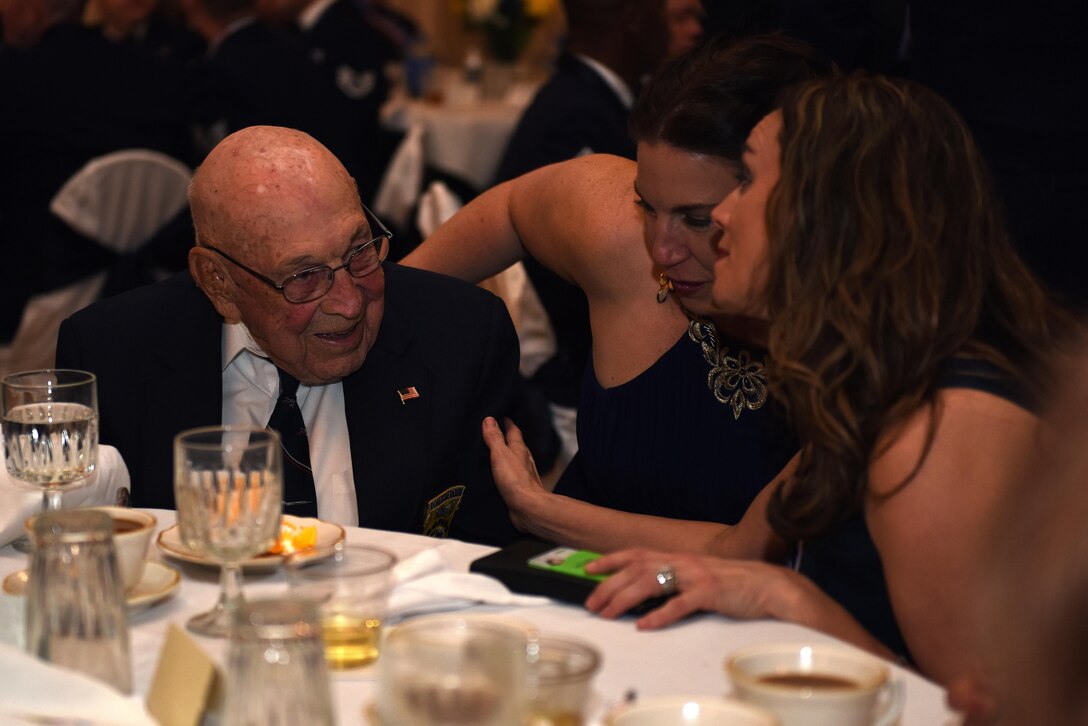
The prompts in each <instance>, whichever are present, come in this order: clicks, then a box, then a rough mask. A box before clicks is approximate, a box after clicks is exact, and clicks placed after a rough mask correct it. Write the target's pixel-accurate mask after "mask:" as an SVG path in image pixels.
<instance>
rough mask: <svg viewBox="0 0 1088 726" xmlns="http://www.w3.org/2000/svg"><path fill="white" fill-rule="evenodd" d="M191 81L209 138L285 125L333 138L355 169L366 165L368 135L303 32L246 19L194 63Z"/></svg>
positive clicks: (331, 143) (331, 144) (330, 142)
mask: <svg viewBox="0 0 1088 726" xmlns="http://www.w3.org/2000/svg"><path fill="white" fill-rule="evenodd" d="M192 86H193V93H194V99H193V103H194V106H195V110H194V115H195V116H196V117H197V120H198V121H199V123H200V125H201V126H202V127H204V130H205V133H206V135H207V136H208V138H207V139H206V143H210V144H211V145H213V146H214V143H215V142H217V141H218V140H219V138H218V137H219V133H218V132H223V131H225V132H226V133H231V132H234V131H237V130H239V129H242V128H245V127H247V126H257V125H268V126H286V127H287V128H292V129H299V130H300V131H305V132H306V133H308V134H310V135H311V136H313V137H314V138H315V139H317V140H318V141H320V142H321V143H322V144H324V145H325V146H327V147H328V148H329V150H330V151H331V152H332V153H333V154H334V155H335V156H336V157H337V158H338V159H340V161H341V162H342V163H343V164H344V166H345V167H347V170H348V172H350V173H351V174H352V176H356V175H358V174H360V173H363V172H365V171H366V169H364V168H363V160H362V146H363V144H364V143H366V142H369V141H370V140H369V139H366V138H364V136H363V130H360V129H359V128H358V126H357V123H358V122H357V121H356V119H355V118H354V117H353V116H352V110H351V105H350V103H349V102H348V101H347V99H345V98H344V97H343V96H342V95H341V94H340V92H339V91H337V90H336V87H335V86H334V85H333V83H332V81H331V79H330V78H329V77H327V76H326V75H325V74H324V73H322V72H321V70H320V69H318V68H317V66H316V65H314V62H313V60H312V59H311V57H310V50H309V48H308V47H307V46H306V44H305V43H304V42H303V41H302V39H301V38H299V37H298V36H297V35H294V34H291V33H288V32H286V31H283V30H280V29H278V28H273V27H270V26H268V25H265V24H263V23H261V22H259V21H253V22H251V23H249V24H248V25H243V26H241V27H239V28H237V29H236V30H234V31H233V32H231V33H230V34H229V35H227V36H226V37H225V38H223V39H222V40H221V41H220V42H219V44H218V45H217V46H215V48H214V49H213V51H212V53H211V55H210V56H209V57H208V58H207V59H206V60H205V61H204V63H202V64H200V65H199V66H198V67H197V68H196V69H194V71H193V80H192ZM224 135H225V134H224Z"/></svg>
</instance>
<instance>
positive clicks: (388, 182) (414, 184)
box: [373, 124, 460, 228]
mask: <svg viewBox="0 0 1088 726" xmlns="http://www.w3.org/2000/svg"><path fill="white" fill-rule="evenodd" d="M422 191H423V125H422V124H415V125H413V126H412V127H411V128H409V129H408V133H407V134H405V136H404V139H403V140H402V141H401V142H400V145H398V146H397V150H396V151H394V152H393V157H392V158H391V159H390V160H389V166H388V167H386V170H385V175H384V176H383V177H382V182H381V184H380V185H379V186H378V193H377V194H376V195H375V196H374V205H373V209H374V213H375V214H377V215H378V216H379V217H381V218H382V219H387V220H389V221H390V222H392V223H393V224H394V225H395V226H397V227H401V228H403V227H404V225H405V224H406V223H407V222H408V215H409V214H410V213H411V211H412V207H413V206H415V204H416V202H417V201H418V200H419V197H420V193H421V192H422ZM458 206H460V205H458Z"/></svg>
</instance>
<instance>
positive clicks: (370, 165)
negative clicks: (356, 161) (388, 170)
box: [302, 0, 399, 199]
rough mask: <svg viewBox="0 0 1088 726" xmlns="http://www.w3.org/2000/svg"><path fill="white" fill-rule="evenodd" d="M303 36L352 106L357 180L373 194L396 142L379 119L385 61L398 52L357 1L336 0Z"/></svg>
mask: <svg viewBox="0 0 1088 726" xmlns="http://www.w3.org/2000/svg"><path fill="white" fill-rule="evenodd" d="M302 37H303V39H304V41H305V42H306V43H307V45H308V46H309V47H310V53H311V58H312V59H313V61H314V63H315V65H317V67H318V68H319V69H320V70H321V72H322V73H323V74H325V76H326V77H327V78H328V79H329V81H331V83H332V84H333V85H334V86H335V87H336V89H337V90H338V91H339V92H340V93H341V95H342V96H343V97H344V99H345V100H346V101H347V103H348V105H349V106H350V107H351V112H352V113H353V114H354V118H355V121H354V124H355V133H356V134H357V135H358V138H360V139H362V140H364V141H363V143H362V145H361V149H360V154H361V159H360V163H361V164H362V166H361V168H360V169H359V170H358V173H357V174H356V175H355V181H356V182H357V183H358V184H359V195H360V196H361V197H362V198H363V199H373V198H374V196H375V195H376V194H377V192H378V185H379V183H380V182H381V178H382V174H383V172H384V171H385V166H386V163H387V161H388V157H389V155H390V154H391V153H392V149H393V148H395V147H396V143H397V141H398V139H397V138H395V137H394V136H392V135H387V132H385V131H383V130H382V128H381V125H380V124H379V122H378V117H379V111H380V110H381V107H382V104H383V103H385V102H386V101H387V100H388V99H389V81H388V80H387V79H386V77H385V66H386V65H387V64H388V63H391V62H393V61H395V60H397V59H398V57H399V54H398V51H397V49H396V48H395V47H394V46H393V44H392V43H391V42H390V41H389V39H388V38H386V36H385V35H384V34H382V33H381V32H379V31H378V30H377V29H376V28H374V27H373V26H372V25H371V24H370V23H369V22H367V20H366V19H364V17H363V14H362V13H361V12H360V11H359V8H358V6H357V5H356V3H355V0H336V2H334V3H333V4H332V5H330V6H329V7H328V8H327V9H326V10H325V12H324V13H322V15H321V17H320V18H318V20H317V22H316V23H314V25H313V27H311V28H310V29H309V30H306V31H304V32H303V35H302Z"/></svg>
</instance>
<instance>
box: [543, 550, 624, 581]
mask: <svg viewBox="0 0 1088 726" xmlns="http://www.w3.org/2000/svg"><path fill="white" fill-rule="evenodd" d="M600 556H601V555H600V553H598V552H590V551H589V550H576V549H571V548H570V547H556V548H555V549H552V550H548V551H547V552H544V553H542V554H539V555H536V556H535V557H532V558H530V559H529V566H530V567H536V568H538V569H541V570H551V571H552V572H562V573H563V574H564V575H572V576H574V577H581V578H584V579H586V580H597V581H601V580H604V579H606V578H607V577H608V575H591V574H589V573H588V572H586V569H585V568H586V564H587V563H589V562H592V561H593V560H595V559H597V558H598V557H600Z"/></svg>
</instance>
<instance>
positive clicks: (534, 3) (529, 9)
mask: <svg viewBox="0 0 1088 726" xmlns="http://www.w3.org/2000/svg"><path fill="white" fill-rule="evenodd" d="M554 9H555V0H525V14H526V15H528V16H529V17H530V18H543V17H545V16H547V15H548V14H549V13H551V12H552V10H554Z"/></svg>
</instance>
